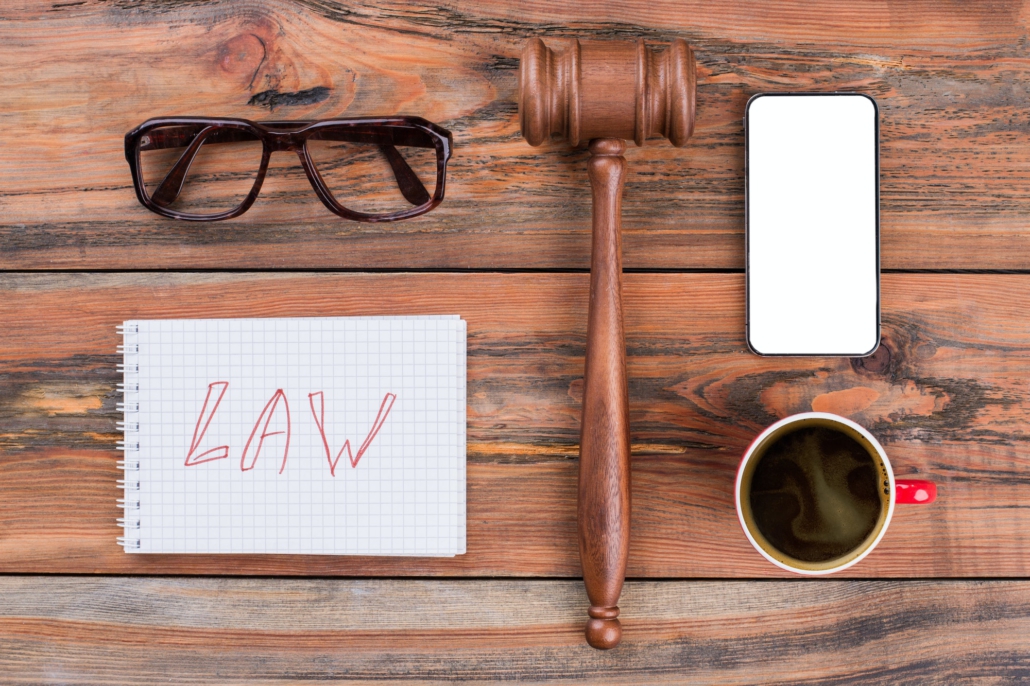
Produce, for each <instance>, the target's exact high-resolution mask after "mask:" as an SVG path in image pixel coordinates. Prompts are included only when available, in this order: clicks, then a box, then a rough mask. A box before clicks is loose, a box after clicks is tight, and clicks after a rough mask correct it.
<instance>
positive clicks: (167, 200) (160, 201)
mask: <svg viewBox="0 0 1030 686" xmlns="http://www.w3.org/2000/svg"><path fill="white" fill-rule="evenodd" d="M234 133H236V132H235V131H233V130H231V129H228V130H222V131H218V130H217V129H214V128H212V127H208V128H206V129H203V130H202V131H201V132H200V133H198V134H197V135H196V136H195V137H194V138H193V140H192V141H190V144H189V145H188V146H187V147H186V150H185V151H184V152H183V153H182V155H181V156H180V157H179V159H178V161H177V162H176V163H175V166H173V167H172V168H171V169H170V170H169V171H168V174H166V175H165V178H164V180H163V181H161V184H160V185H159V186H158V187H157V190H155V191H154V192H153V193H152V194H151V196H150V201H151V202H152V203H154V204H155V205H157V206H158V207H168V206H169V205H171V204H172V203H173V202H175V199H176V198H178V197H179V193H181V192H182V184H183V182H184V181H185V180H186V172H188V171H189V170H190V165H191V164H193V159H194V158H195V157H196V156H197V153H198V152H200V146H202V145H203V144H204V142H205V141H206V140H207V139H209V138H216V137H217V138H221V136H219V135H218V134H234ZM250 138H251V139H253V136H251V137H250ZM237 140H240V138H237V137H235V136H232V137H229V136H225V140H220V141H218V142H226V143H228V142H232V141H237ZM181 144H182V137H181V136H176V135H174V134H172V135H162V136H161V137H160V138H158V137H157V136H156V135H151V137H150V142H149V143H148V144H147V145H145V146H144V145H140V150H159V149H162V148H170V147H178V146H179V145H181Z"/></svg>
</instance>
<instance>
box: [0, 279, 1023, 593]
mask: <svg viewBox="0 0 1030 686" xmlns="http://www.w3.org/2000/svg"><path fill="white" fill-rule="evenodd" d="M588 278H589V277H588V275H586V274H538V275H534V276H533V277H532V278H527V277H526V275H524V274H522V275H518V274H515V275H503V274H380V275H369V274H347V275H339V274H336V275H333V274H290V273H281V274H249V275H226V274H160V273H142V274H47V275H25V274H22V275H15V274H8V275H2V276H0V321H3V322H4V323H5V330H4V335H3V336H2V337H0V426H2V427H3V431H2V433H0V502H2V503H3V504H4V505H3V507H2V508H0V572H47V573H55V572H58V573H59V572H90V573H92V572H101V573H147V574H175V573H188V574H207V575H210V574H283V575H294V574H300V575H302V574H319V575H336V574H356V575H372V574H397V575H453V576H459V575H490V576H512V575H547V576H579V575H580V568H579V562H578V559H577V556H576V549H577V545H576V525H575V498H576V495H575V494H576V468H577V461H576V456H577V454H578V445H577V444H578V440H579V410H580V401H581V398H582V374H583V353H584V345H585V340H586V335H585V328H586V306H587V288H588ZM623 287H624V303H625V304H624V308H625V309H624V311H625V318H626V319H625V326H626V340H627V350H628V373H629V397H630V427H631V441H632V448H633V459H632V480H633V501H632V509H633V523H632V530H631V537H630V556H629V566H628V569H627V574H628V576H629V577H631V578H634V577H636V578H639V577H680V578H686V577H709V578H713V577H741V576H775V575H776V574H777V573H778V572H777V570H776V569H775V568H773V567H772V566H771V565H769V564H768V563H766V562H765V561H764V560H762V559H761V558H760V557H759V556H758V555H757V554H756V553H755V552H754V551H753V550H752V549H751V547H750V546H749V545H748V543H747V541H746V539H745V538H744V536H743V535H742V534H741V532H740V530H739V526H738V524H737V520H736V515H735V513H734V509H733V489H732V484H733V475H734V472H735V469H736V466H737V462H738V460H739V457H740V455H741V454H742V453H743V451H744V449H745V447H746V446H747V444H748V442H749V441H750V439H751V438H752V437H753V436H755V435H756V434H757V433H758V431H759V430H760V429H761V428H763V427H764V426H766V425H768V424H769V423H771V422H772V421H774V420H775V419H777V418H778V417H782V416H785V415H787V414H791V413H795V412H799V411H802V410H809V409H816V410H828V411H835V412H838V413H840V414H843V415H846V416H849V417H851V418H853V419H855V420H856V421H858V422H859V423H861V424H862V425H864V426H866V427H867V428H869V429H870V430H871V431H872V432H873V433H874V435H876V436H877V438H878V439H879V440H880V441H881V442H882V443H883V444H884V446H885V447H886V449H887V452H888V454H889V455H890V456H891V461H892V463H893V465H894V468H895V472H896V474H897V476H898V477H899V478H905V477H928V478H932V479H933V480H935V481H936V482H937V483H938V485H939V486H940V495H939V497H938V501H937V502H936V503H934V504H933V505H932V506H927V507H899V508H898V509H897V512H896V514H895V519H894V521H893V522H892V524H891V529H890V531H889V532H888V533H887V535H886V537H885V539H884V541H883V543H882V544H881V545H880V546H879V547H878V548H877V550H876V551H874V552H873V553H872V555H870V557H869V558H867V559H866V560H864V561H863V562H862V563H861V564H860V565H858V566H856V567H855V568H853V569H852V570H849V572H848V574H851V575H852V576H861V577H878V576H892V577H917V576H945V577H952V576H984V577H989V576H1023V575H1027V574H1028V573H1030V537H1028V534H1027V532H1028V531H1030V508H1028V507H1027V498H1026V493H1027V488H1028V486H1030V471H1028V469H1027V467H1028V462H1030V461H1028V457H1027V444H1028V417H1030V384H1028V374H1030V372H1028V370H1030V320H1028V319H1027V317H1026V312H1027V311H1030V276H1024V275H930V274H912V275H899V274H887V275H884V277H883V289H882V290H883V294H882V297H883V331H884V345H883V346H882V348H881V352H880V353H878V354H877V355H876V356H873V357H871V358H867V359H865V360H861V361H858V360H856V361H849V360H847V359H841V358H799V359H789V358H759V357H755V356H753V355H751V354H750V353H748V352H747V350H746V347H745V345H744V341H743V332H744V321H743V320H744V303H743V297H742V293H743V279H742V276H741V275H733V274H652V275H645V274H628V275H626V276H625V281H624V286H623ZM372 313H378V314H411V313H458V314H461V315H462V316H463V317H464V318H465V319H466V320H467V321H468V326H469V359H468V369H469V372H468V373H469V376H468V403H469V405H468V455H469V458H468V459H469V469H468V508H469V510H468V532H469V533H468V550H469V552H468V554H466V555H464V556H459V557H457V558H454V559H389V558H360V557H359V558H350V557H318V556H311V557H307V556H296V557H295V556H249V557H248V556H203V555H195V556H172V555H156V556H136V555H126V554H124V553H123V552H122V551H121V549H120V548H119V547H118V546H117V545H116V544H115V537H116V536H117V535H118V530H117V528H116V525H115V518H116V517H118V516H119V511H118V509H117V508H116V506H115V498H116V497H118V492H117V489H116V485H115V480H116V479H117V478H118V471H117V469H116V467H115V463H116V460H117V457H118V456H117V454H116V453H115V451H114V445H115V441H116V440H117V438H118V434H117V432H116V430H115V422H116V420H117V419H118V418H119V416H120V415H118V414H117V413H116V412H115V403H116V402H117V400H118V399H119V397H118V396H117V395H116V393H115V384H116V383H117V382H118V380H119V378H118V375H117V374H116V373H115V364H116V363H117V360H118V358H117V356H116V355H115V354H114V351H115V346H116V345H117V344H118V337H117V336H116V334H115V329H114V327H115V324H116V323H118V322H121V321H122V320H123V319H126V318H135V317H140V318H144V317H174V316H194V317H232V316H285V315H293V316H316V315H318V316H320V315H326V316H331V315H353V314H372Z"/></svg>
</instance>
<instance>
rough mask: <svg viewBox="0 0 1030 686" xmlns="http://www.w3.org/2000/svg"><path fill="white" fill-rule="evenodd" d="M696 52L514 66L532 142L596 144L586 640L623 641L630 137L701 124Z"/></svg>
mask: <svg viewBox="0 0 1030 686" xmlns="http://www.w3.org/2000/svg"><path fill="white" fill-rule="evenodd" d="M695 83H696V78H695V66H694V53H693V52H692V51H691V49H690V47H689V46H688V45H687V43H686V42H685V41H683V40H675V41H673V42H672V44H671V45H669V46H668V47H666V48H665V49H664V50H662V49H659V48H656V47H653V46H648V45H645V43H644V41H643V40H640V41H637V42H611V41H591V42H588V41H583V42H580V41H579V40H573V41H572V42H571V44H568V45H567V46H566V47H565V49H564V50H560V51H555V50H552V49H550V48H548V47H547V46H546V45H544V43H543V41H541V40H540V39H539V38H534V39H532V40H530V41H529V43H527V44H526V47H525V49H524V50H523V51H522V62H521V64H520V67H519V124H520V126H521V128H522V135H523V136H524V137H525V138H526V140H527V141H528V142H529V144H530V145H540V144H541V143H543V142H544V141H546V140H548V139H550V138H552V137H558V138H562V139H565V140H568V142H569V143H570V144H571V145H572V146H573V147H575V146H578V145H579V144H580V142H581V141H589V142H590V161H589V164H588V176H589V177H590V188H591V191H592V195H593V240H592V247H591V258H590V305H589V311H588V315H587V349H586V367H585V371H584V383H583V419H582V425H581V428H580V449H579V502H578V513H577V517H578V523H579V555H580V561H581V563H582V566H583V581H584V583H585V585H586V589H587V597H588V598H589V599H590V609H589V610H588V614H589V616H590V618H589V619H588V620H587V624H586V639H587V642H588V643H589V644H590V645H591V646H593V647H594V648H598V649H608V648H614V647H615V646H616V645H618V643H619V641H620V640H621V639H622V626H621V624H620V623H619V606H618V602H619V595H620V594H621V593H622V584H623V581H624V579H625V578H626V561H627V558H628V557H629V526H630V442H629V390H628V384H627V377H626V344H625V339H624V330H623V320H622V227H621V224H622V218H621V215H622V188H623V183H624V182H625V178H626V160H625V158H624V157H623V156H622V155H623V153H624V152H625V151H626V143H625V139H630V138H631V139H633V140H634V141H635V142H636V144H637V145H638V146H641V145H643V144H644V140H646V139H647V138H650V137H652V136H662V137H664V138H668V139H669V141H670V142H671V143H672V144H673V145H674V146H676V147H680V146H682V145H684V144H685V143H686V142H687V139H688V138H690V135H691V133H693V130H694V94H695Z"/></svg>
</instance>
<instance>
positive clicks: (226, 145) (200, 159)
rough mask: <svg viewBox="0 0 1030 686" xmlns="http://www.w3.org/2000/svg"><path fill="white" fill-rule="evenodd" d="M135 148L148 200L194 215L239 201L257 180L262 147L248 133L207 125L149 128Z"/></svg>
mask: <svg viewBox="0 0 1030 686" xmlns="http://www.w3.org/2000/svg"><path fill="white" fill-rule="evenodd" d="M198 139H199V140H198ZM139 148H140V172H141V173H142V175H143V185H144V187H145V188H146V192H147V195H148V196H149V197H150V200H151V201H152V202H153V203H154V204H156V205H158V206H160V207H164V208H167V209H169V210H174V211H176V212H182V213H184V214H196V215H214V214H220V213H222V212H228V211H231V210H234V209H236V208H237V207H239V206H240V205H241V204H243V201H244V200H245V199H246V197H247V195H248V194H249V193H250V191H251V189H252V188H253V187H254V183H255V182H256V180H257V174H258V171H259V170H260V168H261V155H262V152H263V149H264V148H263V144H262V142H261V140H260V139H259V138H258V136H257V135H255V134H254V133H252V132H250V131H247V130H245V129H230V128H217V127H211V126H209V125H206V124H186V125H175V126H161V127H158V128H154V129H151V130H149V131H147V132H146V133H145V134H144V135H143V136H142V137H141V138H140V142H139Z"/></svg>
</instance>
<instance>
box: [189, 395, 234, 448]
mask: <svg viewBox="0 0 1030 686" xmlns="http://www.w3.org/2000/svg"><path fill="white" fill-rule="evenodd" d="M215 388H218V389H219V390H218V399H217V400H215V404H214V405H213V406H212V407H211V414H209V415H207V421H206V422H205V421H204V415H205V414H206V413H207V406H208V404H209V403H210V402H211V394H212V393H213V392H214V390H215ZM227 388H229V382H228V381H215V382H214V383H213V384H210V385H209V386H208V387H207V396H205V397H204V406H203V407H202V408H200V416H199V417H197V428H195V429H193V441H192V442H191V443H190V451H189V452H188V453H186V466H187V467H192V466H193V465H196V464H201V463H203V462H211V461H212V460H221V459H223V458H226V457H229V446H227V445H220V446H218V447H217V448H211V449H210V450H205V451H204V452H202V453H200V454H199V455H197V456H196V457H194V456H193V453H195V452H196V451H197V447H198V446H200V442H201V441H202V440H203V439H204V434H206V433H207V427H209V426H211V420H212V419H214V418H215V412H216V411H217V410H218V405H219V403H221V402H222V398H224V397H225V391H226V389H227ZM201 424H203V425H204V427H203V428H201V426H200V425H201Z"/></svg>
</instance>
